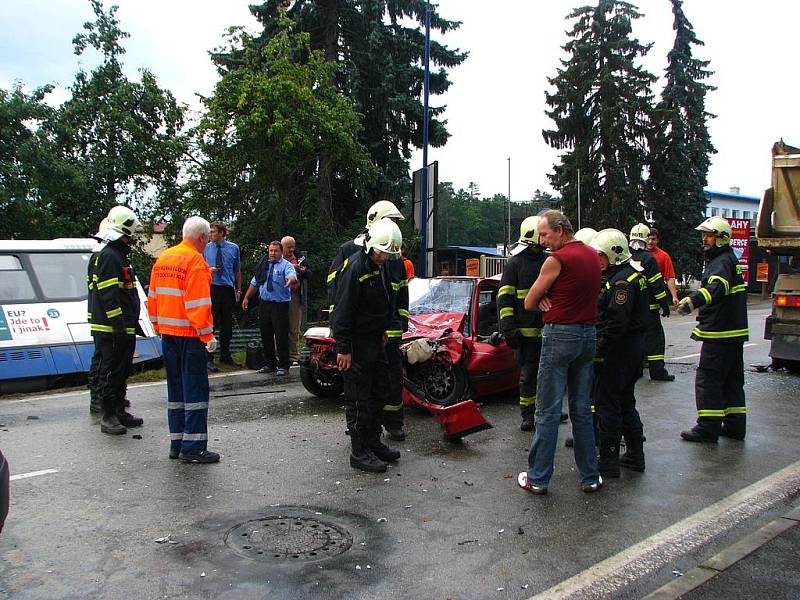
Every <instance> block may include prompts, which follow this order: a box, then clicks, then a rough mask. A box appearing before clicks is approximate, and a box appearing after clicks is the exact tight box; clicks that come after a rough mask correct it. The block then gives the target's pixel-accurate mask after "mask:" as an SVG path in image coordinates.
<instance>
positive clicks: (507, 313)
mask: <svg viewBox="0 0 800 600" xmlns="http://www.w3.org/2000/svg"><path fill="white" fill-rule="evenodd" d="M513 316H514V309H513V308H511V307H510V306H506V307H504V308H501V309H500V318H501V319H505V318H506V317H513Z"/></svg>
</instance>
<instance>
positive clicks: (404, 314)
mask: <svg viewBox="0 0 800 600" xmlns="http://www.w3.org/2000/svg"><path fill="white" fill-rule="evenodd" d="M397 314H398V315H400V316H401V317H405V318H406V319H407V318H408V317H409V316H410V315H409V312H408V311H407V310H406V309H405V308H398V309H397Z"/></svg>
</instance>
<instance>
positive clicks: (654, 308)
mask: <svg viewBox="0 0 800 600" xmlns="http://www.w3.org/2000/svg"><path fill="white" fill-rule="evenodd" d="M658 309H659V305H658V304H651V305H650V310H658Z"/></svg>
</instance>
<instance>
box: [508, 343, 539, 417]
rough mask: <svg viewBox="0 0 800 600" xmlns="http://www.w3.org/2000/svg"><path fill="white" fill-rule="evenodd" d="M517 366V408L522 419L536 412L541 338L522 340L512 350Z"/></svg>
mask: <svg viewBox="0 0 800 600" xmlns="http://www.w3.org/2000/svg"><path fill="white" fill-rule="evenodd" d="M514 354H515V355H516V358H517V364H518V365H519V407H520V410H521V411H522V415H523V417H525V416H527V415H530V417H531V418H533V413H534V412H535V410H536V379H537V377H538V375H539V358H540V357H541V356H542V338H540V337H535V338H522V339H521V340H520V343H519V348H517V349H516V350H514Z"/></svg>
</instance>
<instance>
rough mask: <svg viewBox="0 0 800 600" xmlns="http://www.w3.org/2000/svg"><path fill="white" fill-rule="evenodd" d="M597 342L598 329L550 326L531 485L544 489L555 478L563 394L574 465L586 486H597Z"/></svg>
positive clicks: (531, 456) (545, 340)
mask: <svg viewBox="0 0 800 600" xmlns="http://www.w3.org/2000/svg"><path fill="white" fill-rule="evenodd" d="M596 344H597V339H596V333H595V328H594V325H577V324H576V325H572V324H570V325H559V324H554V323H548V324H546V325H545V326H544V334H543V336H542V355H541V357H540V359H539V374H538V377H537V381H536V416H535V422H536V431H535V432H534V435H533V443H532V444H531V449H530V453H529V454H528V481H529V482H531V483H532V484H533V485H537V486H544V487H547V485H548V484H549V483H550V478H551V477H552V476H553V461H554V459H555V454H556V445H557V443H558V424H559V422H560V420H561V403H562V399H563V397H564V390H566V391H567V395H568V398H569V419H570V421H571V422H572V435H573V437H574V439H575V464H576V465H577V467H578V473H579V475H580V479H581V483H582V484H593V483H597V478H598V471H597V450H596V449H595V442H594V427H593V424H592V400H591V397H590V396H591V388H592V376H593V375H592V369H593V366H592V361H593V359H594V353H595V346H596Z"/></svg>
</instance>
